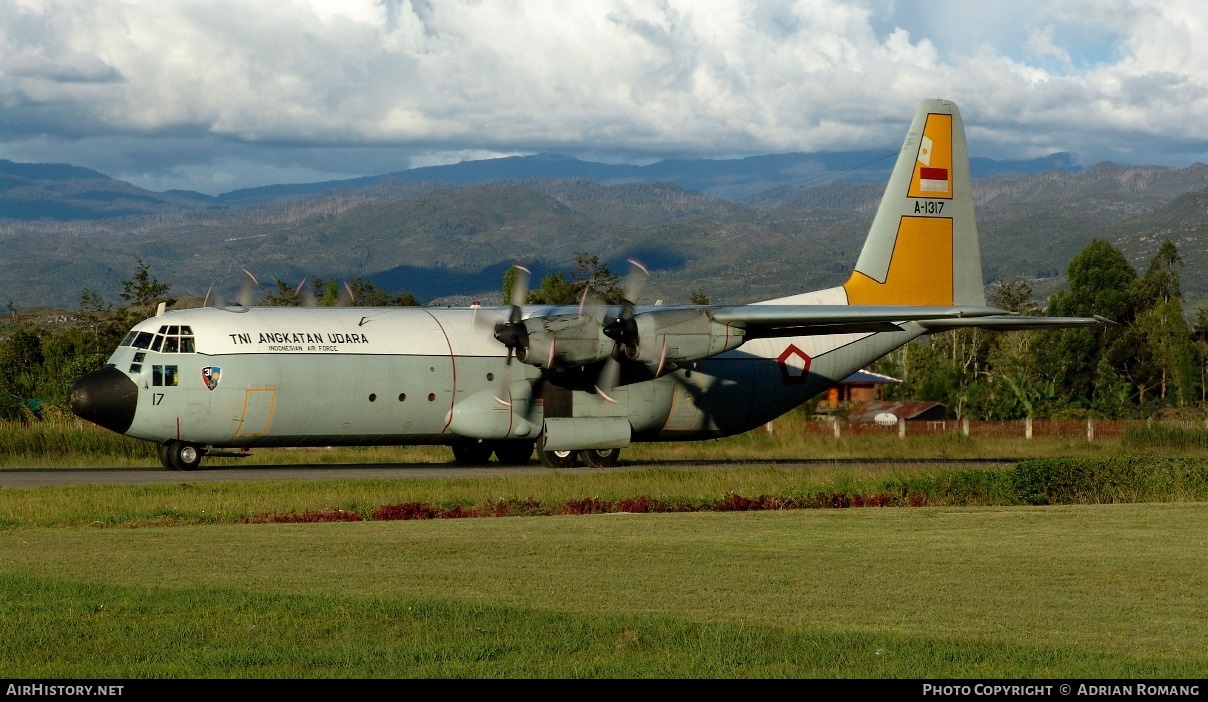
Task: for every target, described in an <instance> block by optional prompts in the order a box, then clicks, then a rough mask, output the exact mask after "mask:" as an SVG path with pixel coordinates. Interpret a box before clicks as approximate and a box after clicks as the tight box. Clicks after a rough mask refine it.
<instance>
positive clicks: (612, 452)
mask: <svg viewBox="0 0 1208 702" xmlns="http://www.w3.org/2000/svg"><path fill="white" fill-rule="evenodd" d="M579 456H580V457H581V458H582V459H583V462H584V463H586V464H587V465H589V466H591V467H592V468H611V467H613V466H615V465H616V464H617V459H618V458H620V457H621V449H619V448H607V449H583V450H582V451H580V452H579Z"/></svg>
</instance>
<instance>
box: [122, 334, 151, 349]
mask: <svg viewBox="0 0 1208 702" xmlns="http://www.w3.org/2000/svg"><path fill="white" fill-rule="evenodd" d="M130 333H131V334H133V333H134V332H130ZM126 338H127V339H129V338H130V337H126ZM154 338H155V335H154V334H152V333H151V332H138V335H137V336H135V337H134V339H133V341H131V342H130V345H131V346H133V347H134V348H136V349H145V348H149V347H150V346H151V340H152V339H154Z"/></svg>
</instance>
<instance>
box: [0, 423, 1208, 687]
mask: <svg viewBox="0 0 1208 702" xmlns="http://www.w3.org/2000/svg"><path fill="white" fill-rule="evenodd" d="M58 436H59V437H60V438H58V439H55V438H54V435H53V433H52V432H47V433H45V434H44V435H42V437H41V438H35V439H29V441H31V442H33V443H36V442H37V441H42V442H44V445H43V448H41V449H37V448H35V449H32V450H33V451H34V454H28V455H35V454H36V455H42V456H43V458H44V459H45V460H46V464H45V465H48V466H49V465H56V460H57V461H58V463H62V461H63V460H64V458H63V457H64V456H67V457H68V458H67V460H68V461H73V460H75V457H78V456H81V455H86V454H88V452H90V451H93V450H96V451H98V453H97V454H96V455H97V456H100V457H101V458H98V459H97V461H99V462H97V463H95V464H94V465H115V463H112V462H109V461H110V457H112V456H120V455H122V454H121V451H116V450H115V451H113V452H110V453H105V452H104V451H102V450H101V448H98V447H103V445H102V444H92V443H88V442H93V441H110V440H111V439H104V438H98V436H96V435H92V434H87V435H86V438H80V439H79V440H80V442H81V443H80V445H79V446H78V447H74V448H70V450H63V451H61V452H60V453H58V454H55V453H54V449H53V446H55V445H59V444H55V443H54V442H55V441H60V442H61V441H63V439H62V438H61V437H62V436H63V434H62V433H61V432H60V434H59V435H58ZM110 437H112V435H110ZM1189 437H1190V438H1189ZM27 439H28V437H27ZM117 440H120V441H128V440H126V439H124V438H123V437H117ZM863 441H864V443H860V442H861V439H859V438H853V439H850V440H848V439H844V440H841V441H839V442H836V441H834V440H833V438H827V437H817V436H813V437H805V436H800V435H792V434H789V435H786V436H779V437H778V436H777V435H773V436H771V437H768V436H766V435H764V436H759V435H757V434H755V433H752V434H750V435H744V436H741V437H733V438H732V439H726V440H722V441H716V442H704V443H702V444H689V445H686V446H691V447H696V448H694V449H693V450H698V449H699V450H700V451H701V452H702V453H701V455H700V457H701V458H702V459H704V460H716V459H717V458H719V457H726V458H731V459H733V458H739V459H741V460H745V461H749V462H750V463H749V464H741V463H738V464H735V465H734V466H733V467H730V468H726V469H710V470H701V469H685V468H672V467H661V468H658V467H656V468H642V469H636V470H630V471H616V472H608V473H595V472H588V471H577V470H567V471H552V472H547V473H541V474H534V475H498V476H492V477H484V478H432V479H399V480H387V479H374V480H325V481H254V482H244V483H222V482H190V481H189V476H188V474H180V480H179V481H177V482H173V483H169V484H154V485H109V486H96V487H87V486H75V487H46V488H9V489H3V490H0V677H18V678H162V677H180V678H219V677H288V678H300V677H347V678H362V677H392V678H402V677H428V678H431V677H442V678H448V677H476V678H479V677H584V678H597V677H658V678H666V677H717V678H721V677H839V678H887V677H900V678H915V679H918V678H1013V679H1015V678H1038V677H1074V678H1203V677H1208V539H1205V538H1204V535H1205V534H1208V472H1206V470H1205V467H1204V462H1203V460H1202V459H1193V460H1176V461H1165V462H1163V461H1154V460H1151V459H1145V460H1143V461H1134V462H1130V461H1129V460H1124V461H1119V460H1118V461H1115V462H1100V463H1102V465H1101V466H1099V467H1098V468H1096V467H1095V466H1097V465H1099V464H1097V463H1095V462H1094V461H1083V462H1078V461H1073V462H1068V463H1069V465H1068V466H1065V465H1064V464H1062V465H1058V466H1056V467H1053V466H1047V464H1046V465H1040V466H1033V468H1032V469H1030V470H1029V471H1021V470H1019V469H1018V468H1017V469H1015V471H1014V472H1013V473H1012V474H1011V475H1015V476H1016V477H1018V476H1026V477H1028V480H1030V481H1031V482H1028V483H1027V484H1026V485H1027V487H1028V489H1029V490H1031V489H1035V488H1037V486H1040V488H1043V489H1050V488H1051V489H1054V490H1056V489H1057V488H1060V490H1058V491H1057V492H1053V493H1052V494H1053V495H1058V494H1060V495H1061V496H1062V499H1063V500H1066V501H1069V502H1073V503H1079V504H1060V505H1054V506H1004V505H1018V504H1020V500H1021V499H1022V497H1021V496H1026V495H1025V493H1022V492H1019V491H1018V490H1017V488H1018V486H1019V485H1022V484H1023V483H1019V482H1018V481H1016V482H1012V480H1015V478H1010V479H1008V478H1009V476H1008V471H1005V470H1004V471H984V470H976V469H963V468H962V469H954V468H952V467H950V466H944V465H942V464H941V465H927V464H920V465H911V466H905V467H902V466H892V465H884V466H870V467H862V468H860V469H858V470H856V469H850V468H849V469H837V468H834V467H821V466H820V467H812V468H786V467H779V466H776V465H768V464H767V463H760V462H759V460H760V457H761V456H763V457H764V458H769V457H774V458H784V457H786V455H787V456H793V455H810V452H814V451H820V452H825V451H826V450H831V451H835V452H837V453H838V455H839V456H849V457H870V456H873V457H895V454H893V453H892V452H893V451H897V452H898V453H897V454H896V457H959V456H961V455H962V454H964V453H965V452H969V453H970V454H972V455H977V454H976V453H974V452H975V451H987V452H988V453H990V454H991V455H993V450H992V449H993V444H992V443H991V442H993V441H999V442H1000V443H999V444H998V445H999V448H1000V449H1002V450H1003V451H1004V453H1002V454H1001V455H1012V453H1013V452H1014V451H1016V450H1017V446H1018V445H1021V444H1024V442H1023V441H1022V440H1014V439H1012V440H992V439H966V438H964V437H959V436H945V437H918V439H917V440H907V441H901V440H898V439H896V438H894V437H872V438H871V439H865V440H863ZM45 442H50V443H49V444H45ZM843 442H847V443H843ZM1003 442H1007V443H1003ZM1147 442H1149V443H1147ZM1064 443H1067V444H1068V443H1071V442H1064ZM28 445H32V444H27V446H28ZM47 445H49V446H51V447H52V448H51V449H47V448H46V446H47ZM114 445H119V446H120V445H121V444H114ZM131 445H133V446H135V447H143V446H146V445H145V444H141V443H134V444H131ZM1025 446H1031V447H1039V448H1035V451H1036V452H1037V453H1039V454H1040V455H1080V456H1085V455H1088V454H1089V455H1092V456H1095V455H1103V456H1112V455H1114V454H1117V453H1121V452H1122V451H1125V450H1129V451H1135V452H1137V453H1139V454H1148V455H1150V456H1153V455H1161V454H1169V453H1171V451H1172V450H1174V449H1175V448H1178V449H1179V451H1180V452H1181V453H1184V454H1186V455H1190V456H1195V455H1199V454H1201V453H1202V449H1203V447H1202V446H1201V445H1200V443H1199V437H1198V434H1195V435H1190V434H1187V433H1181V434H1177V435H1174V434H1169V432H1167V433H1164V434H1162V435H1161V436H1157V435H1155V437H1147V436H1141V437H1140V438H1139V439H1138V438H1137V436H1133V437H1132V438H1131V439H1129V440H1127V441H1125V440H1117V441H1116V442H1115V443H1114V444H1109V443H1108V442H1102V443H1096V444H1087V443H1086V442H1082V443H1081V444H1079V446H1080V448H1078V449H1077V450H1074V449H1069V450H1068V451H1066V450H1065V449H1063V448H1062V446H1063V442H1061V441H1059V440H1049V441H1048V442H1047V443H1046V442H1045V441H1035V442H1034V443H1031V444H1026V445H1025ZM709 447H712V450H711V452H710V450H708V448H709ZM828 447H829V448H828ZM987 447H989V448H987ZM678 448H684V446H660V445H651V446H644V447H635V448H634V450H633V451H630V452H628V453H627V457H629V458H631V459H633V460H641V458H642V457H643V456H645V457H647V460H669V459H668V458H664V456H665V455H669V454H666V453H665V452H669V451H671V450H672V449H678ZM21 450H23V451H29V450H31V449H28V448H26V449H21ZM122 450H125V449H122ZM138 450H141V449H138ZM37 451H47V453H46V454H37ZM400 451H401V452H403V453H402V455H404V456H409V457H413V458H414V457H418V458H417V459H416V460H420V461H425V462H427V461H439V460H446V459H444V458H436V457H433V456H435V455H436V454H435V452H441V453H440V455H441V456H444V455H445V454H444V451H445V450H444V449H440V448H431V447H430V448H420V449H403V450H399V449H367V450H356V449H343V450H339V451H331V452H323V451H312V452H308V453H307V456H308V458H307V459H306V460H304V461H303V460H297V459H294V460H288V461H283V462H287V463H300V462H308V463H309V462H319V460H317V459H315V458H313V456H329V457H331V458H332V459H333V460H332V462H337V463H339V462H354V463H371V462H377V461H379V460H391V461H397V460H400V459H399V458H398V456H399V455H400ZM2 452H3V449H0V454H2ZM406 452H411V453H406ZM423 452H429V453H427V454H425V453H423ZM643 452H646V453H643ZM778 452H779V453H778ZM274 453H275V452H264V453H263V454H258V456H260V458H258V459H257V460H265V459H268V460H272V457H273V455H274ZM298 453H300V452H293V453H291V452H281V453H280V454H277V455H285V456H288V455H295V456H296V455H298ZM3 455H5V456H7V458H6V459H5V460H6V461H13V460H16V461H17V463H18V464H19V463H20V460H21V459H19V458H18V459H13V456H20V455H26V454H22V453H20V451H9V453H7V454H3ZM1024 455H1028V454H1024ZM349 456H351V457H353V458H352V460H347V457H349ZM671 457H685V458H693V457H695V455H694V454H688V455H684V454H683V453H682V452H681V453H680V454H675V455H673V456H671ZM358 459H360V460H358ZM123 460H130V461H134V462H138V461H142V462H143V463H137V464H140V465H143V464H145V465H153V464H154V463H155V461H154V458H150V459H146V458H143V457H139V456H138V454H137V452H133V453H130V454H129V457H128V458H127V459H123ZM1041 463H1044V462H1041ZM5 465H8V466H10V467H11V466H12V465H13V464H12V463H6V464H5ZM1046 466H1047V467H1046ZM1063 466H1064V467H1063ZM1046 471H1047V472H1046ZM1096 471H1098V472H1096ZM1130 471H1133V472H1130ZM1037 481H1041V482H1039V483H1038V482H1037ZM1044 481H1048V482H1047V483H1045V482H1044ZM1070 481H1073V482H1070ZM1092 484H1094V485H1095V486H1096V487H1095V488H1094V489H1083V487H1085V486H1089V485H1092ZM1045 485H1047V486H1048V487H1047V488H1045ZM1080 485H1082V486H1083V487H1080ZM1013 486H1015V487H1013ZM885 490H889V491H891V492H896V493H898V494H901V495H907V494H925V495H927V496H928V502H927V503H928V504H932V505H940V506H929V507H891V508H873V507H865V508H851V509H802V510H777V511H763V512H683V513H653V514H595V515H579V516H533V517H528V516H519V517H517V516H510V517H501V518H489V517H488V518H476V519H434V520H421V521H373V520H370V521H359V522H343V523H301V524H278V523H269V524H257V523H243V522H245V521H247V520H249V518H253V517H255V516H256V515H272V514H279V515H280V514H284V515H288V514H301V513H305V512H309V511H328V512H330V511H333V510H346V511H348V512H362V513H365V514H369V513H371V512H372V510H374V509H375V508H378V507H380V506H382V505H387V504H397V503H403V502H417V503H424V504H431V505H438V506H451V505H464V506H471V507H484V506H487V507H489V506H490V505H491V504H497V503H499V502H501V501H521V502H523V501H530V502H533V503H538V502H539V503H541V504H555V505H556V504H558V503H564V502H565V501H567V500H577V499H583V498H596V499H601V500H613V501H615V500H619V499H623V498H632V497H637V496H648V497H654V498H659V499H666V500H672V499H675V500H684V501H688V502H691V501H694V500H697V501H699V500H716V499H719V498H720V497H722V496H723V495H727V494H734V493H737V494H739V495H744V496H747V497H754V496H758V495H779V496H792V495H810V494H814V493H816V492H823V493H827V492H841V493H846V494H849V495H850V494H856V493H863V494H870V495H871V494H874V493H877V492H878V491H885ZM919 491H921V493H920V492H919ZM1027 494H1028V495H1034V494H1042V496H1043V493H1027ZM1136 500H1144V501H1145V502H1144V503H1135V504H1133V503H1130V502H1132V501H1136ZM904 503H905V502H902V503H901V504H904ZM970 505H972V506H970Z"/></svg>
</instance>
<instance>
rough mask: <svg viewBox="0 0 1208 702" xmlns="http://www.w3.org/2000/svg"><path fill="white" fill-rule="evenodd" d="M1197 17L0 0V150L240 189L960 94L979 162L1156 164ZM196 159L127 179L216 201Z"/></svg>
mask: <svg viewBox="0 0 1208 702" xmlns="http://www.w3.org/2000/svg"><path fill="white" fill-rule="evenodd" d="M1205 24H1208V13H1205V12H1203V11H1202V10H1200V9H1199V8H1198V7H1197V6H1196V5H1195V4H1193V3H1179V2H1158V1H1157V0H1107V1H1104V0H1072V1H1067V2H1056V1H1055V0H1015V1H1013V2H987V3H967V2H962V1H960V0H897V1H896V2H895V1H893V0H863V1H862V0H846V1H844V0H767V1H756V0H751V1H748V2H733V1H729V0H724V1H723V0H611V1H607V2H606V1H604V0H593V2H590V3H566V2H555V1H553V0H541V1H538V0H532V1H529V2H489V3H480V2H472V1H470V0H461V1H458V0H440V1H439V2H425V1H422V0H410V1H408V0H382V1H381V2H374V1H371V0H256V1H255V2H251V1H239V2H237V1H235V0H179V1H177V2H127V1H125V0H44V1H42V2H32V1H28V0H27V1H23V2H21V3H15V2H14V3H9V4H5V5H0V106H2V107H3V109H4V110H5V115H6V120H5V121H4V122H3V123H0V140H2V142H3V143H4V144H6V146H4V147H3V148H4V151H5V153H6V154H8V155H9V156H8V157H15V155H16V154H17V153H18V152H21V153H26V154H28V153H30V150H31V149H33V147H32V146H31V145H34V144H47V145H50V144H56V143H63V142H64V140H75V139H82V138H91V139H97V138H103V137H105V135H111V136H114V135H121V136H123V137H137V138H139V139H141V140H142V141H140V142H139V143H140V144H142V146H143V147H144V148H150V145H151V144H152V142H153V140H154V139H156V138H158V137H172V141H171V142H170V143H172V144H174V145H175V146H176V147H179V144H180V140H181V139H187V138H189V136H190V135H192V136H194V137H195V138H197V139H203V138H204V139H203V141H204V143H206V144H214V143H219V142H226V141H229V142H235V143H239V144H242V145H243V148H242V150H241V151H240V154H239V158H240V159H251V160H253V161H254V160H256V159H258V158H259V159H263V160H265V161H272V163H271V165H269V166H264V167H263V168H258V167H252V166H250V165H247V166H246V169H247V173H248V175H247V177H249V178H250V177H254V176H253V174H258V175H257V176H255V177H263V176H266V175H268V174H270V173H278V172H282V171H287V170H288V169H290V168H295V169H296V170H297V171H298V173H308V174H314V173H333V172H335V171H334V170H333V169H331V168H329V164H328V163H321V161H323V159H324V158H326V159H327V160H328V161H331V160H338V159H336V158H335V157H332V156H327V157H324V156H320V155H319V152H320V151H322V150H324V149H329V150H335V149H349V148H356V149H365V148H367V147H376V148H380V149H382V150H383V151H386V152H389V153H391V154H393V155H397V156H398V157H400V158H404V159H410V158H415V159H416V160H415V161H414V163H415V164H416V165H419V164H421V163H424V162H427V163H433V162H440V161H442V160H443V159H445V158H451V157H452V156H453V155H456V154H460V153H479V152H481V153H524V152H532V151H540V150H562V151H575V152H594V153H606V152H612V153H625V154H633V155H635V156H636V155H639V154H644V155H647V156H648V157H657V156H659V155H688V154H698V155H736V154H744V153H761V152H770V151H788V150H819V149H849V148H869V147H892V146H896V142H897V141H898V140H900V138H901V130H902V125H903V124H904V123H905V122H906V121H907V120H908V119H909V116H910V114H911V112H912V110H913V107H914V105H915V103H916V102H917V101H918V100H919V99H921V98H924V97H947V98H951V99H954V100H955V101H957V102H958V104H960V105H961V106H962V108H963V110H964V111H965V115H966V122H967V123H968V124H969V127H970V130H971V134H977V135H979V136H980V137H981V138H982V139H984V141H982V142H978V141H977V140H976V139H974V140H973V148H974V150H975V152H979V153H987V155H997V156H1000V157H1011V158H1018V157H1023V156H1028V155H1037V153H1039V152H1040V151H1041V150H1044V149H1050V150H1072V151H1076V152H1079V153H1082V154H1084V155H1087V156H1088V157H1089V158H1091V159H1092V160H1093V159H1094V158H1097V157H1099V156H1102V155H1109V154H1119V152H1118V151H1112V150H1110V149H1109V147H1110V146H1111V145H1113V144H1118V143H1121V142H1129V143H1131V144H1133V145H1134V147H1133V148H1134V149H1135V150H1134V152H1133V153H1134V155H1138V157H1143V156H1140V155H1141V154H1145V153H1152V154H1159V153H1160V152H1162V151H1163V150H1166V151H1169V150H1170V149H1184V150H1186V149H1187V148H1191V149H1192V150H1195V149H1199V150H1203V149H1204V146H1203V143H1205V142H1208V126H1206V125H1208V119H1205V117H1206V114H1205V112H1206V109H1208V100H1206V95H1205V92H1206V91H1208V46H1206V44H1208V43H1206V42H1203V41H1202V40H1199V37H1202V36H1204V34H1205V29H1208V27H1205ZM1130 139H1131V140H1132V141H1129V140H1130ZM1163 139H1169V140H1170V142H1169V143H1168V144H1166V145H1165V146H1164V145H1163V141H1162V140H1163ZM116 143H119V142H118V141H116V140H115V144H116ZM120 143H128V142H120ZM165 143H168V142H165ZM199 143H202V142H199ZM93 144H94V145H95V144H96V142H93ZM1176 144H1177V145H1178V146H1174V145H1176ZM1188 144H1190V145H1191V146H1190V147H1188V146H1187V145H1188ZM281 145H286V146H289V147H290V148H289V149H287V150H285V151H280V150H279V147H280V146H281ZM1197 145H1198V146H1197ZM303 147H306V148H303ZM96 148H97V151H96V153H95V157H96V158H97V159H98V161H99V160H103V156H102V152H103V149H101V148H100V147H99V146H98V147H96ZM22 149H24V151H22ZM979 149H982V151H979ZM1147 149H1148V150H1150V151H1146V150H1147ZM63 150H64V149H60V150H59V151H63ZM1025 152H1026V153H1025ZM257 153H259V154H260V156H256V154H257ZM358 153H362V152H358ZM407 154H409V155H410V156H407ZM420 154H423V156H422V157H421V156H420ZM442 154H443V156H442ZM1155 157H1156V156H1155ZM1166 157H1167V158H1168V159H1171V160H1173V159H1174V158H1177V154H1175V155H1172V154H1167V155H1166ZM115 158H118V160H122V159H128V158H130V157H129V156H125V155H122V156H120V157H118V156H115ZM188 158H189V159H190V160H188V162H187V163H183V162H178V163H173V162H172V160H171V158H170V154H167V153H164V154H160V155H158V156H157V158H155V159H152V161H150V162H148V163H147V164H145V165H146V168H145V169H143V170H142V171H140V170H139V169H137V168H135V169H129V170H127V171H126V172H143V173H145V174H147V175H145V176H144V182H148V183H150V182H152V181H154V179H155V178H156V177H162V178H164V179H171V180H173V182H175V181H176V180H182V181H183V180H189V179H199V180H198V181H197V182H198V183H199V185H198V187H203V186H204V188H205V189H207V190H212V189H213V187H214V185H213V183H212V179H211V180H210V181H209V182H207V179H206V178H205V177H203V175H202V174H203V172H204V170H205V168H206V167H207V166H206V162H205V160H204V155H203V154H201V153H191V154H190V155H189V157H188ZM199 158H200V159H201V160H196V159H199ZM229 158H230V154H225V155H222V154H219V155H215V156H214V157H213V159H214V165H213V170H214V172H215V173H217V172H219V171H224V172H229V168H228V166H230V165H231V163H233V162H231V161H224V160H223V159H229ZM290 159H297V160H292V161H291V160H290ZM32 160H43V159H37V158H35V159H32ZM68 160H70V159H68ZM220 161H221V162H222V164H225V165H221V164H220V163H219V162H220ZM372 163H373V165H376V164H377V162H376V161H374V162H372ZM366 164H367V165H369V162H366ZM83 165H89V166H91V167H94V168H98V169H99V170H103V171H104V170H106V168H105V164H104V163H101V162H92V163H87V164H83ZM407 165H409V163H408V162H400V163H397V164H396V165H395V166H393V167H391V168H386V169H385V170H396V169H398V168H403V167H405V166H407ZM173 169H175V170H173ZM337 170H338V169H337ZM374 172H381V171H374ZM156 173H159V174H160V176H156V175H155V174H156ZM248 184H253V183H247V182H244V180H241V182H240V183H239V185H240V186H242V185H248Z"/></svg>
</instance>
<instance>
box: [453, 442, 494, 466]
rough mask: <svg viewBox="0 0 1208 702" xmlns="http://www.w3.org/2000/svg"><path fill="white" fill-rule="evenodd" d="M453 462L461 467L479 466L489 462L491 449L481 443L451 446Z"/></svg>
mask: <svg viewBox="0 0 1208 702" xmlns="http://www.w3.org/2000/svg"><path fill="white" fill-rule="evenodd" d="M450 448H452V449H453V460H455V461H457V462H458V463H460V464H461V465H463V466H480V465H482V464H484V463H486V462H487V461H489V460H491V447H490V445H488V444H485V443H482V442H481V441H475V442H474V443H468V444H453V446H451V447H450Z"/></svg>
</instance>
